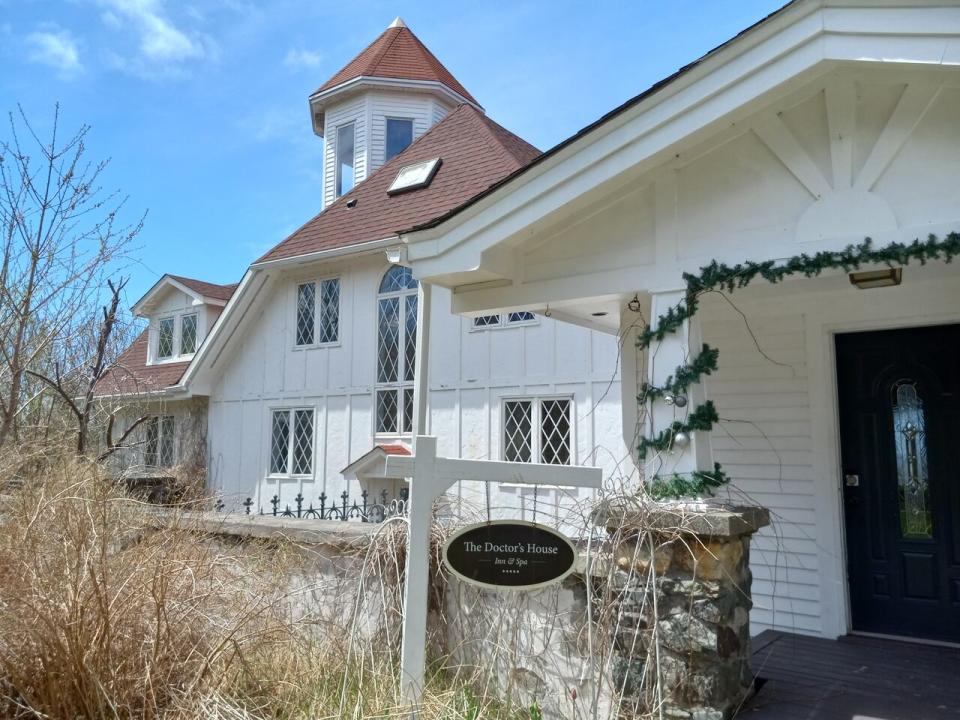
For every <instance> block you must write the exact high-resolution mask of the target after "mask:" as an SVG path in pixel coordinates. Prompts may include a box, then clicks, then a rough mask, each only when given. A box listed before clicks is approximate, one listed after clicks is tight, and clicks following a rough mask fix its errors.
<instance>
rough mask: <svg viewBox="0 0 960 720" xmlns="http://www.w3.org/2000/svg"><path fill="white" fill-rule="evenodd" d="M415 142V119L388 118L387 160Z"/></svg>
mask: <svg viewBox="0 0 960 720" xmlns="http://www.w3.org/2000/svg"><path fill="white" fill-rule="evenodd" d="M412 142H413V120H409V119H402V118H387V152H386V155H385V157H384V159H385V160H390V159H391V158H393V157H395V156H396V155H399V154H400V153H401V152H403V151H404V150H405V149H406V147H407V145H409V144H410V143H412Z"/></svg>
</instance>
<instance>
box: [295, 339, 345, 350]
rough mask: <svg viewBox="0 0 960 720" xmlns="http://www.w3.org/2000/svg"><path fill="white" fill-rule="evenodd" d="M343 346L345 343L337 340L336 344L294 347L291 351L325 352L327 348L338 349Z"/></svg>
mask: <svg viewBox="0 0 960 720" xmlns="http://www.w3.org/2000/svg"><path fill="white" fill-rule="evenodd" d="M341 345H343V343H342V342H341V341H340V340H337V341H336V342H328V343H313V344H312V345H294V346H293V347H292V348H291V350H293V352H299V351H301V350H324V349H326V348H337V347H340V346H341Z"/></svg>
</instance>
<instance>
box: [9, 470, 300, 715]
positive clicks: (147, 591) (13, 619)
mask: <svg viewBox="0 0 960 720" xmlns="http://www.w3.org/2000/svg"><path fill="white" fill-rule="evenodd" d="M276 588H278V584H277V583H272V582H271V571H270V568H268V567H264V565H263V563H260V562H258V559H257V558H256V556H254V555H250V556H248V557H246V558H245V559H244V562H243V563H238V562H236V561H235V559H232V558H230V557H228V556H226V555H224V554H222V553H217V552H215V551H214V550H213V549H212V547H211V546H210V544H209V543H207V542H205V541H204V539H203V538H202V537H201V536H199V535H197V534H194V533H192V532H190V528H189V525H188V524H187V522H186V521H185V520H183V519H182V518H178V517H176V516H175V515H173V516H171V515H170V514H167V515H166V516H165V517H164V518H163V521H162V523H161V522H160V521H159V519H158V517H157V516H156V515H155V514H154V513H152V512H151V511H150V510H149V509H148V508H146V507H145V506H143V505H141V504H139V503H136V502H135V501H132V500H130V499H128V498H125V497H123V496H122V495H121V494H119V493H118V492H117V490H116V488H115V486H113V485H112V484H111V483H110V482H109V481H108V480H106V479H105V478H104V477H103V476H102V474H101V473H100V471H99V470H98V468H97V467H96V466H95V465H93V464H90V463H87V462H85V461H83V460H76V459H68V458H66V457H64V458H62V459H58V460H57V461H54V462H51V463H49V465H48V468H47V469H46V471H45V472H44V473H43V477H40V478H38V477H34V478H30V479H27V480H26V481H25V482H24V485H23V487H22V489H21V490H20V491H19V492H18V493H17V494H16V495H14V496H12V497H11V498H9V499H8V500H7V503H6V506H5V508H4V510H3V520H2V524H0V695H2V696H3V700H2V702H4V703H5V704H6V708H4V711H5V714H6V715H8V716H13V717H54V718H101V717H145V718H151V717H160V716H161V715H162V714H163V713H164V712H165V711H166V710H167V709H168V708H170V707H173V706H174V704H175V702H180V701H182V700H183V699H184V698H189V697H198V696H201V695H205V694H206V695H208V694H210V693H211V692H214V691H215V690H216V689H217V688H218V687H220V686H221V685H223V684H224V683H227V682H230V681H232V680H233V679H234V678H236V677H237V676H239V675H242V674H243V673H244V672H245V665H244V654H245V653H246V652H247V651H248V650H249V648H251V647H253V646H255V645H260V644H266V645H269V643H271V642H276V641H278V640H281V639H286V638H287V637H288V636H289V627H288V626H287V624H286V622H285V620H284V613H283V609H282V608H283V606H282V603H280V602H279V600H280V597H279V593H280V591H278V590H277V589H276Z"/></svg>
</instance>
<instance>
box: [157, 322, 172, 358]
mask: <svg viewBox="0 0 960 720" xmlns="http://www.w3.org/2000/svg"><path fill="white" fill-rule="evenodd" d="M173 328H174V324H173V318H172V317H170V318H163V320H161V321H160V322H159V323H157V360H166V359H168V358H171V357H173Z"/></svg>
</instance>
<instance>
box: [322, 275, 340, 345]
mask: <svg viewBox="0 0 960 720" xmlns="http://www.w3.org/2000/svg"><path fill="white" fill-rule="evenodd" d="M339 339H340V280H339V278H331V279H329V280H324V281H323V282H321V283H320V337H319V338H317V342H320V343H335V342H337V340H339Z"/></svg>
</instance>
